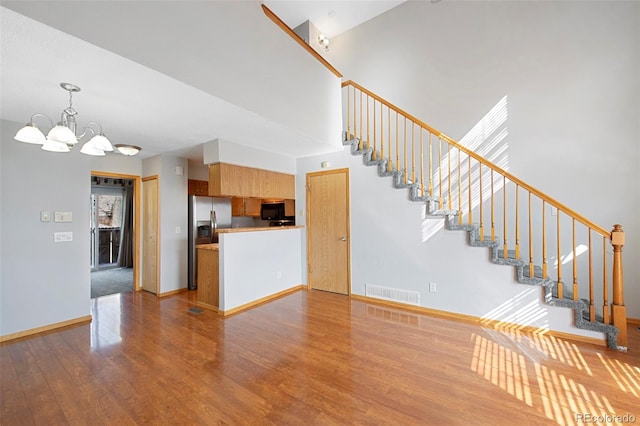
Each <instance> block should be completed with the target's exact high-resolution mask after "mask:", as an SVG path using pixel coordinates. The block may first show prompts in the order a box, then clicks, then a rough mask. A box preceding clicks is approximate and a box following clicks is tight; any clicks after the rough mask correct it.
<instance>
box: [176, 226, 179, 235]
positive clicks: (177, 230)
mask: <svg viewBox="0 0 640 426" xmlns="http://www.w3.org/2000/svg"><path fill="white" fill-rule="evenodd" d="M179 233H180V227H179V226H176V234H179Z"/></svg>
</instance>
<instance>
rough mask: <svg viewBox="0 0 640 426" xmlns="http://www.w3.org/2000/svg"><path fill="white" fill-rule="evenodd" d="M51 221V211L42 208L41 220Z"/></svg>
mask: <svg viewBox="0 0 640 426" xmlns="http://www.w3.org/2000/svg"><path fill="white" fill-rule="evenodd" d="M50 221H51V212H49V211H48V210H42V211H41V212H40V222H50Z"/></svg>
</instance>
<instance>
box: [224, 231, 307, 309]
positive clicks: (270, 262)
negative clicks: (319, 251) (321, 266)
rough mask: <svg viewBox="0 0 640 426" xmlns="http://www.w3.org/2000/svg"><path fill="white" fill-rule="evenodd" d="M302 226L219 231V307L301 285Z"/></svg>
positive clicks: (251, 300) (234, 304) (230, 307)
mask: <svg viewBox="0 0 640 426" xmlns="http://www.w3.org/2000/svg"><path fill="white" fill-rule="evenodd" d="M301 234H302V230H301V229H282V230H277V231H257V232H238V233H223V234H220V309H221V310H223V311H228V310H231V309H234V308H236V307H238V306H242V305H245V304H247V303H251V302H254V301H256V300H258V299H261V298H263V297H267V296H270V295H273V294H275V293H278V292H280V291H284V290H287V289H289V288H292V287H295V286H298V285H300V284H302V283H303V281H302V271H301V265H302V259H301V253H300V250H299V247H300V242H301Z"/></svg>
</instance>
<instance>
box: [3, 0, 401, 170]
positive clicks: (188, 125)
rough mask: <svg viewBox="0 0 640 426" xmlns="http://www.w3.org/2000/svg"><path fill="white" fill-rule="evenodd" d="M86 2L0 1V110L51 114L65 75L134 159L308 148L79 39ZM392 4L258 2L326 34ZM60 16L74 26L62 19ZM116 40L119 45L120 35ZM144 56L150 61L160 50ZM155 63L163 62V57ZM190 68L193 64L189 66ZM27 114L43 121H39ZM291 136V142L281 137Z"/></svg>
mask: <svg viewBox="0 0 640 426" xmlns="http://www.w3.org/2000/svg"><path fill="white" fill-rule="evenodd" d="M82 3H85V5H82ZM90 3H91V2H57V1H40V2H33V1H3V3H2V6H3V7H2V9H0V11H1V12H2V13H1V14H0V15H1V16H0V18H1V20H2V21H1V22H2V25H1V28H0V31H1V34H0V36H1V47H2V50H1V54H0V60H1V64H2V75H1V83H2V84H1V86H0V95H1V98H0V101H1V104H0V106H1V108H0V118H2V119H5V120H10V121H16V122H20V123H25V122H27V121H28V120H29V118H30V117H31V115H32V114H34V113H40V112H41V113H45V114H47V115H49V116H50V117H51V119H52V120H57V119H58V117H59V114H60V112H61V111H62V109H63V108H65V107H66V106H67V103H68V95H67V93H66V92H64V91H63V90H62V89H61V88H60V87H59V86H58V83H60V82H70V83H74V84H77V85H79V86H80V87H81V89H82V91H81V92H79V93H77V94H75V95H74V98H73V102H74V107H75V109H76V110H78V112H79V115H78V121H79V122H82V123H86V122H88V121H99V122H100V123H101V124H102V125H103V126H104V127H105V133H106V134H107V136H108V137H109V138H110V139H111V140H112V142H114V143H129V144H134V145H140V146H142V147H143V151H142V153H141V157H142V158H145V157H150V156H153V155H156V154H159V153H166V152H173V153H176V154H179V155H184V156H186V157H189V158H201V150H200V149H198V148H197V147H198V146H199V145H200V144H202V143H204V142H207V141H209V140H212V139H216V138H222V139H226V140H230V141H233V142H237V143H241V144H245V145H248V146H254V147H256V148H263V147H264V145H265V144H268V146H269V147H270V150H272V151H274V152H277V153H280V154H283V155H289V156H292V157H299V156H305V155H311V154H314V153H317V152H318V149H319V148H318V145H317V144H315V143H314V141H313V140H310V139H309V138H306V137H305V135H301V134H300V132H299V131H296V130H293V129H290V128H287V127H285V126H282V125H281V124H279V123H277V122H275V121H273V120H270V119H267V118H265V117H261V116H259V115H257V114H255V113H254V112H252V111H249V110H247V109H245V108H242V107H239V106H237V105H233V104H231V103H229V102H227V101H225V100H223V99H222V98H220V97H217V96H214V95H212V94H211V93H208V92H206V91H203V90H200V89H198V88H196V87H194V86H193V85H190V84H188V83H186V82H184V81H181V80H180V79H176V78H175V77H172V76H169V75H167V74H165V73H163V72H160V71H158V69H164V68H162V67H161V66H160V67H156V66H153V65H151V66H150V65H149V64H143V63H137V62H135V61H133V60H131V59H130V56H127V55H123V54H122V53H120V54H119V53H114V51H111V50H109V49H107V48H104V47H98V46H97V45H95V44H92V42H91V41H87V37H86V34H88V33H89V32H90V31H92V29H93V24H95V22H96V21H95V20H99V19H101V17H100V16H86V13H87V10H89V9H88V8H87V7H79V6H87V5H90ZM99 3H100V5H101V7H102V8H103V10H104V8H109V7H112V8H114V9H113V10H116V9H117V8H119V7H122V5H124V4H126V3H131V2H120V1H114V2H99ZM140 3H141V4H144V3H146V5H149V3H148V2H140ZM157 3H158V4H162V2H157ZM399 3H401V1H397V0H396V1H346V2H344V1H342V2H322V1H278V0H276V1H267V2H266V4H267V5H268V6H269V7H270V8H271V9H272V10H273V11H274V12H275V13H276V14H278V15H279V16H280V17H281V18H282V19H283V20H284V21H285V22H286V23H287V24H288V25H289V26H291V27H295V26H297V25H299V24H300V23H302V22H304V21H305V20H307V19H309V20H311V21H312V22H313V23H314V24H315V25H316V26H317V27H318V28H320V30H321V31H324V32H325V33H326V34H327V35H328V36H330V37H331V36H334V35H336V34H338V33H340V32H342V31H345V30H347V29H349V28H351V27H353V26H355V25H358V24H359V23H361V22H364V21H366V20H368V19H371V18H372V17H373V16H375V15H377V14H379V13H383V12H384V11H386V10H388V9H390V8H392V7H394V6H396V5H397V4H399ZM96 4H97V3H96ZM256 7H259V3H257V2H256ZM329 15H331V16H329ZM265 19H267V18H266V17H265ZM65 22H73V24H74V25H73V26H66V25H65ZM180 22H185V21H184V20H183V21H180ZM67 28H72V29H73V30H69V29H67ZM101 28H102V29H104V26H103V27H101ZM61 29H62V30H61ZM65 30H66V31H68V32H65ZM169 30H170V31H171V32H172V34H175V37H179V36H178V35H179V34H181V33H185V32H189V31H190V28H187V27H180V26H179V24H178V23H177V24H176V26H175V27H173V28H169ZM118 31H119V28H118V27H117V26H112V27H110V28H109V31H108V32H107V33H103V34H99V35H95V37H96V38H100V39H101V40H111V39H117V38H118ZM158 31H167V29H166V28H160V29H158ZM69 32H71V33H69ZM80 34H83V35H85V37H82V36H81V35H80ZM140 36H141V37H153V34H140ZM210 42H211V41H210V40H203V41H202V43H203V45H202V46H188V47H189V52H192V55H194V57H193V60H194V61H197V59H198V57H197V55H198V54H199V52H201V51H202V49H205V48H206V43H210ZM227 42H228V41H227ZM107 44H108V43H107ZM121 44H126V40H125V41H123V42H122V43H121ZM103 45H104V44H103ZM126 47H127V46H125V49H126ZM183 54H184V52H183ZM154 60H156V61H159V62H156V64H159V63H160V62H161V61H162V58H154ZM164 65H166V67H169V68H170V67H171V66H172V65H173V64H164ZM192 72H194V73H197V72H198V69H197V67H196V69H195V70H192ZM200 72H202V73H205V72H207V71H206V70H205V69H202V70H201V71H200ZM52 82H55V83H53V84H52ZM178 112H179V114H178ZM36 123H37V124H39V125H40V124H41V125H42V127H45V128H48V127H49V124H48V123H47V122H46V121H44V122H40V121H36ZM16 130H17V129H16ZM294 140H295V141H296V142H295V143H291V142H288V141H294ZM255 141H261V145H260V146H256V145H255ZM252 144H253V145H252Z"/></svg>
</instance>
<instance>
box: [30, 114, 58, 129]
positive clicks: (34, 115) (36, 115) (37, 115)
mask: <svg viewBox="0 0 640 426" xmlns="http://www.w3.org/2000/svg"><path fill="white" fill-rule="evenodd" d="M36 117H44V118H46V119H47V120H49V123H51V127H53V120H51V118H49V116H48V115H45V114H40V113H35V114H33V115H32V116H31V119H29V122H30V123H32V124H33V119H34V118H36Z"/></svg>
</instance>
